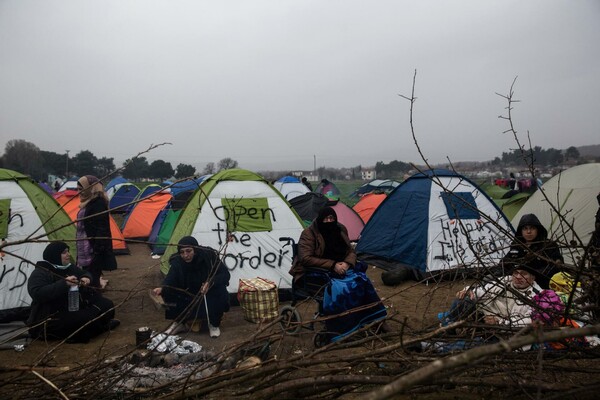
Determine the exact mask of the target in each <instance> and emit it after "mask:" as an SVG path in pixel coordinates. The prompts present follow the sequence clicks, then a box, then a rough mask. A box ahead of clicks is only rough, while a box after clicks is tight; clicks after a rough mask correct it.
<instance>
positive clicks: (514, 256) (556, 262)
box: [502, 214, 564, 289]
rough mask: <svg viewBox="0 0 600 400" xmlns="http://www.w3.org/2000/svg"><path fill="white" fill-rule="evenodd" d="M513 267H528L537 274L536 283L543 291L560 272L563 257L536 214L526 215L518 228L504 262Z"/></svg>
mask: <svg viewBox="0 0 600 400" xmlns="http://www.w3.org/2000/svg"><path fill="white" fill-rule="evenodd" d="M502 261H503V264H505V265H508V266H511V265H516V264H522V265H526V266H527V267H529V269H531V270H532V271H533V272H534V273H535V281H536V283H537V284H538V285H539V286H540V287H541V288H542V289H549V288H550V278H552V275H554V274H556V273H557V272H560V264H562V262H563V261H564V260H563V257H562V254H561V253H560V249H559V248H558V245H557V244H556V243H555V242H554V241H552V240H550V239H548V231H547V230H546V228H544V226H543V225H542V223H541V222H540V220H539V219H538V217H537V216H536V215H535V214H525V215H523V216H522V217H521V219H520V221H519V225H518V226H517V233H516V235H515V240H514V241H513V243H512V244H511V246H510V250H509V251H508V253H507V254H506V255H505V256H504V259H503V260H502Z"/></svg>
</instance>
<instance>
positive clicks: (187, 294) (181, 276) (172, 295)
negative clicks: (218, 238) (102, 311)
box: [154, 236, 230, 337]
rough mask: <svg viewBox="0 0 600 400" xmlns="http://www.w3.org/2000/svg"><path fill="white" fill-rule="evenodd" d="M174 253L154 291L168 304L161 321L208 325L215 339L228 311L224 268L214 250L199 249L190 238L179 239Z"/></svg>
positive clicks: (201, 247)
mask: <svg viewBox="0 0 600 400" xmlns="http://www.w3.org/2000/svg"><path fill="white" fill-rule="evenodd" d="M177 249H178V253H177V254H174V255H173V256H171V258H170V259H169V263H170V268H169V272H168V274H167V276H166V277H165V280H164V281H163V284H162V288H157V289H155V290H154V293H155V294H159V295H162V297H163V299H164V301H165V303H168V304H169V306H168V308H167V310H166V312H165V318H166V319H171V320H177V321H180V322H182V323H185V322H188V323H191V322H194V321H198V320H199V321H203V322H208V328H209V331H210V333H211V336H213V337H217V336H218V335H219V334H220V332H219V333H216V331H218V329H215V328H219V325H220V324H221V318H222V317H223V314H224V313H225V312H227V311H229V291H228V290H227V286H229V278H230V274H229V271H228V270H227V266H226V265H225V264H224V263H223V262H222V261H221V260H220V259H219V255H218V253H217V252H216V251H215V250H213V249H211V248H209V247H203V246H200V245H199V244H198V241H197V240H196V239H195V238H194V237H192V236H185V237H183V238H181V240H180V241H179V243H178V245H177ZM205 302H206V304H205ZM206 308H208V321H207V316H206ZM171 333H173V332H171Z"/></svg>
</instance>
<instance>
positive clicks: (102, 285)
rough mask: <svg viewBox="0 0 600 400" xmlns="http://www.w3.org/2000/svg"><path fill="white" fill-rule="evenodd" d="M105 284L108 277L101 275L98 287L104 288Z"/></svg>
mask: <svg viewBox="0 0 600 400" xmlns="http://www.w3.org/2000/svg"><path fill="white" fill-rule="evenodd" d="M106 285H108V279H104V278H103V277H100V289H102V290H104V289H106Z"/></svg>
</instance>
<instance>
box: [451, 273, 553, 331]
mask: <svg viewBox="0 0 600 400" xmlns="http://www.w3.org/2000/svg"><path fill="white" fill-rule="evenodd" d="M541 291H542V289H541V288H540V286H539V285H538V284H537V283H536V277H535V275H534V274H533V271H532V270H531V269H530V268H528V267H527V266H525V265H515V266H514V268H513V269H512V273H511V275H508V276H504V277H502V278H500V279H496V280H493V281H491V282H488V283H486V284H483V285H479V286H474V287H472V286H467V287H465V288H464V289H463V290H461V291H459V292H457V293H456V299H455V300H454V302H453V303H452V306H451V307H450V312H449V315H448V316H447V322H453V321H458V320H461V319H465V318H468V317H469V316H470V314H472V313H474V312H475V310H477V311H478V312H480V313H481V314H483V322H485V323H486V324H490V325H503V326H508V327H523V326H525V325H529V324H531V312H532V308H531V304H532V303H531V299H532V298H533V296H535V295H536V294H537V293H539V292H541Z"/></svg>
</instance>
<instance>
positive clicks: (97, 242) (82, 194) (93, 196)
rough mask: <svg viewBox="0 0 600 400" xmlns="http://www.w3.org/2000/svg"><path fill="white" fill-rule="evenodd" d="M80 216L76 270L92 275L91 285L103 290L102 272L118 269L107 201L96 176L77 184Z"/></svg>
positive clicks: (87, 176) (80, 179) (78, 219)
mask: <svg viewBox="0 0 600 400" xmlns="http://www.w3.org/2000/svg"><path fill="white" fill-rule="evenodd" d="M77 190H78V191H79V200H80V204H79V208H80V209H79V212H78V213H77V235H76V239H77V266H78V267H80V268H83V269H84V270H86V271H89V272H90V273H91V275H92V283H91V285H92V286H93V287H96V288H101V287H104V283H105V282H104V280H102V282H101V276H102V270H105V271H111V270H114V269H116V268H117V260H116V258H115V255H114V253H113V248H112V238H111V232H110V216H109V213H108V198H107V197H106V193H105V192H104V187H103V186H102V182H100V180H98V178H96V177H95V176H93V175H85V176H82V177H81V178H79V180H78V181H77Z"/></svg>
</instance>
